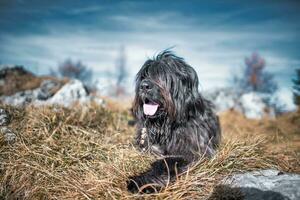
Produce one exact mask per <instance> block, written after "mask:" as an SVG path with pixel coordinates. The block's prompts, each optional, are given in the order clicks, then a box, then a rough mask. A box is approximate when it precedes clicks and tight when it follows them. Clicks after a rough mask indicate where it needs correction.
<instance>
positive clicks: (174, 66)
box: [127, 51, 221, 193]
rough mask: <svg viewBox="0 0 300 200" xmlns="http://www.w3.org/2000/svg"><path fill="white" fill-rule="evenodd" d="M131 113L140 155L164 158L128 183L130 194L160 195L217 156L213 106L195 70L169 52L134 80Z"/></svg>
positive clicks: (217, 127) (217, 130) (147, 64)
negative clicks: (181, 176)
mask: <svg viewBox="0 0 300 200" xmlns="http://www.w3.org/2000/svg"><path fill="white" fill-rule="evenodd" d="M135 92H136V96H135V100H134V103H133V108H132V109H133V114H134V116H135V118H136V121H137V124H136V125H137V137H136V143H137V146H138V147H139V148H140V150H141V151H144V152H151V153H154V154H156V155H159V156H161V157H162V158H161V159H159V160H157V161H155V162H154V163H153V164H152V166H151V168H150V169H149V170H148V171H146V172H144V173H142V174H140V175H138V176H134V177H130V179H129V180H128V181H127V188H128V190H129V191H130V192H133V193H136V192H144V193H152V192H157V191H159V190H160V189H161V188H163V187H164V186H166V184H167V183H169V182H170V181H173V180H174V179H175V178H176V175H178V174H180V173H182V172H184V171H186V170H187V168H188V167H189V166H190V165H191V164H193V163H195V162H196V161H197V160H199V159H200V158H201V157H202V156H207V157H211V156H213V155H214V154H215V151H216V148H217V147H218V144H219V142H220V138H221V132H220V125H219V120H218V117H217V116H216V115H215V114H214V112H213V110H212V104H211V103H210V102H209V101H207V100H206V99H204V98H203V97H202V96H201V94H200V93H199V91H198V76H197V73H196V71H195V70H194V69H193V68H192V67H191V66H189V65H188V64H187V63H185V61H184V60H183V59H182V58H180V57H177V56H176V55H174V54H173V53H172V52H170V51H164V52H162V53H160V54H159V55H158V56H157V57H156V58H155V59H152V60H148V61H146V62H145V64H144V65H143V66H142V68H141V69H140V71H139V72H138V74H137V76H136V89H135Z"/></svg>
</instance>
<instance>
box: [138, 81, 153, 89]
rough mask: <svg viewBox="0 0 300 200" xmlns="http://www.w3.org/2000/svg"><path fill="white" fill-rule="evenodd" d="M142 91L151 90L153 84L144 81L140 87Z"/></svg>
mask: <svg viewBox="0 0 300 200" xmlns="http://www.w3.org/2000/svg"><path fill="white" fill-rule="evenodd" d="M140 89H141V90H151V89H152V84H151V83H150V82H149V81H143V82H142V83H141V85H140Z"/></svg>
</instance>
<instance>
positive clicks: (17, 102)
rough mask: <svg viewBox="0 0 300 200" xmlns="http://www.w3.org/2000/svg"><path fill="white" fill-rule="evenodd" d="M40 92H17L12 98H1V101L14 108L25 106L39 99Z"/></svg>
mask: <svg viewBox="0 0 300 200" xmlns="http://www.w3.org/2000/svg"><path fill="white" fill-rule="evenodd" d="M37 94H38V90H37V89H35V90H25V91H22V92H17V93H16V94H14V95H12V96H2V97H0V101H2V102H3V103H5V104H9V105H13V106H25V105H26V104H29V103H31V102H33V101H34V100H35V99H36V98H37Z"/></svg>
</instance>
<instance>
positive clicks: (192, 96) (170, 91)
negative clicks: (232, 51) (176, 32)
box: [133, 52, 200, 120]
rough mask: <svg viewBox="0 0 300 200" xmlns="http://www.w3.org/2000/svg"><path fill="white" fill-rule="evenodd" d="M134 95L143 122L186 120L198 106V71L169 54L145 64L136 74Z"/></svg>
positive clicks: (138, 114)
mask: <svg viewBox="0 0 300 200" xmlns="http://www.w3.org/2000/svg"><path fill="white" fill-rule="evenodd" d="M135 92H136V96H135V101H134V104H133V112H134V114H135V115H136V117H137V118H140V119H145V118H151V119H155V118H156V119H157V118H161V117H168V118H170V119H171V120H176V119H177V120H184V117H187V115H189V114H192V113H189V112H192V111H193V109H195V108H194V106H197V105H196V104H198V103H199V102H198V100H197V99H198V96H199V93H198V77H197V74H196V72H195V70H194V69H193V68H192V67H190V66H189V65H187V64H186V63H185V62H184V61H183V59H181V58H179V57H177V56H175V55H173V54H171V53H170V52H163V53H162V54H160V55H158V56H157V58H156V59H154V60H148V61H146V62H145V64H144V65H143V66H142V68H141V69H140V71H139V72H138V73H137V76H136V88H135ZM198 106H200V105H198Z"/></svg>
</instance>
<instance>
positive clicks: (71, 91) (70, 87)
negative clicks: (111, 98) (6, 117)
mask: <svg viewBox="0 0 300 200" xmlns="http://www.w3.org/2000/svg"><path fill="white" fill-rule="evenodd" d="M58 84H59V83H57V82H55V81H51V80H49V81H44V82H43V83H42V84H41V87H40V88H37V89H35V90H26V91H23V92H18V93H16V94H14V95H12V96H2V97H0V101H1V102H2V103H5V104H9V105H13V106H25V105H27V104H34V105H37V106H39V105H53V104H54V105H62V106H65V107H69V106H72V105H73V104H74V103H80V104H88V103H90V102H94V103H96V104H98V105H104V101H103V99H101V98H98V97H95V96H91V95H90V94H89V93H88V91H87V89H86V87H85V86H84V84H83V83H82V82H81V81H79V80H76V79H75V80H71V81H70V82H68V83H66V84H65V85H64V86H62V87H61V88H60V85H58ZM56 87H59V88H60V89H59V90H58V88H56ZM57 90H58V91H57Z"/></svg>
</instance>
